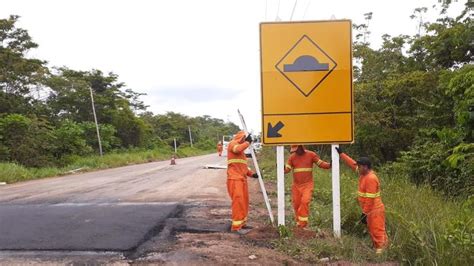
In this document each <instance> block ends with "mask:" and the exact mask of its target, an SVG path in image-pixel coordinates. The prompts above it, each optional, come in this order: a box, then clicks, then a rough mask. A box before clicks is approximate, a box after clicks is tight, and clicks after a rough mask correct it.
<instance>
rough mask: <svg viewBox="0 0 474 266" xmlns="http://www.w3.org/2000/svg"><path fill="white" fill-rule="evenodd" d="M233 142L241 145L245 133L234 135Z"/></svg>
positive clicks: (240, 132)
mask: <svg viewBox="0 0 474 266" xmlns="http://www.w3.org/2000/svg"><path fill="white" fill-rule="evenodd" d="M234 140H235V141H237V142H238V143H243V142H244V140H245V132H244V131H239V132H237V134H235V135H234Z"/></svg>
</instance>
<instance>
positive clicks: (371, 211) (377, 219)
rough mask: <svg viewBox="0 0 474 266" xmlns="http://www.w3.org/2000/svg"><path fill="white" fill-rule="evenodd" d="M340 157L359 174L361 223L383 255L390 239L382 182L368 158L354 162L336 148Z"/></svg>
mask: <svg viewBox="0 0 474 266" xmlns="http://www.w3.org/2000/svg"><path fill="white" fill-rule="evenodd" d="M336 150H337V152H338V153H339V156H340V157H341V158H342V160H344V162H345V163H346V164H347V165H348V166H349V167H350V168H352V170H354V171H356V172H358V173H359V191H358V192H357V196H358V197H357V199H358V201H359V205H360V207H361V208H362V215H361V222H362V223H364V224H367V227H368V228H369V234H370V237H371V238H372V242H373V244H374V247H375V252H376V253H377V254H380V253H382V251H383V249H384V248H386V247H387V245H388V237H387V234H386V233H385V206H384V205H383V203H382V197H381V196H380V182H379V179H378V177H377V175H375V172H374V171H372V164H371V162H370V159H369V158H367V157H361V158H359V159H358V160H357V161H354V160H353V159H352V158H351V157H349V156H348V155H347V154H345V153H344V152H343V151H342V149H341V148H337V147H336Z"/></svg>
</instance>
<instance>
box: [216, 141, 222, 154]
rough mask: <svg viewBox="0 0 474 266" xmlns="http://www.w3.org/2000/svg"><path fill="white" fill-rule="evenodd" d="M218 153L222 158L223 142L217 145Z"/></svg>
mask: <svg viewBox="0 0 474 266" xmlns="http://www.w3.org/2000/svg"><path fill="white" fill-rule="evenodd" d="M217 153H218V154H219V156H222V142H221V141H219V142H218V143H217Z"/></svg>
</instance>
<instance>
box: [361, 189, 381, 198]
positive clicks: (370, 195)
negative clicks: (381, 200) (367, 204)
mask: <svg viewBox="0 0 474 266" xmlns="http://www.w3.org/2000/svg"><path fill="white" fill-rule="evenodd" d="M357 196H359V197H363V198H370V199H374V198H376V197H380V191H379V192H376V193H368V192H360V191H357Z"/></svg>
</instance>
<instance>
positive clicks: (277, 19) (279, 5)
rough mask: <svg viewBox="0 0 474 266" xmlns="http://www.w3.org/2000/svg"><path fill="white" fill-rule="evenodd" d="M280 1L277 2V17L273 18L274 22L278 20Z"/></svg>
mask: <svg viewBox="0 0 474 266" xmlns="http://www.w3.org/2000/svg"><path fill="white" fill-rule="evenodd" d="M279 15H280V0H278V9H277V16H276V18H275V20H276V21H278V20H280V17H279Z"/></svg>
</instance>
